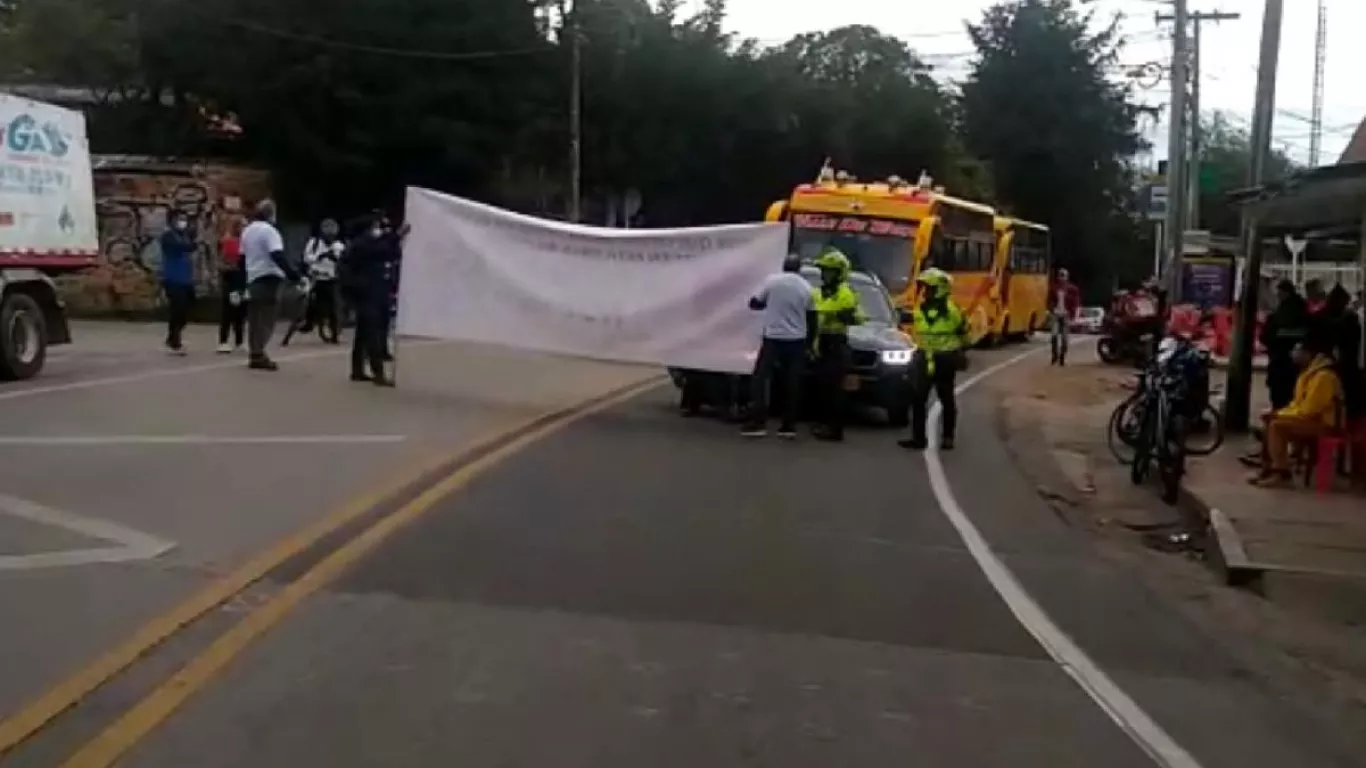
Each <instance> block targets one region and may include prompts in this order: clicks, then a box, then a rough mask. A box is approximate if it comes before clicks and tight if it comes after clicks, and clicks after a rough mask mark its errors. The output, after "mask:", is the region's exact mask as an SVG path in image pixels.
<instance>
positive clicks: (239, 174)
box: [57, 157, 270, 317]
mask: <svg viewBox="0 0 1366 768" xmlns="http://www.w3.org/2000/svg"><path fill="white" fill-rule="evenodd" d="M94 167H95V172H94V181H95V201H96V202H95V205H96V214H97V216H98V219H99V229H100V253H101V263H100V266H99V267H97V268H96V269H93V270H90V271H87V272H84V273H82V274H79V275H65V276H62V277H61V278H59V279H58V280H57V283H58V286H59V288H60V290H61V292H62V295H63V297H64V298H65V299H66V301H67V304H68V307H69V308H70V311H71V313H72V314H73V315H76V316H92V315H95V316H101V315H123V316H132V317H136V316H143V315H146V314H148V313H150V312H153V311H155V310H156V309H157V308H158V306H159V305H160V303H161V296H160V289H159V287H158V284H157V283H158V280H157V274H158V270H159V268H160V265H161V249H160V247H159V246H158V244H157V238H158V237H159V236H160V235H161V234H162V233H163V232H165V231H166V227H167V223H168V220H169V218H170V215H171V213H172V212H173V211H183V212H184V213H185V214H187V215H188V216H189V218H190V222H191V225H192V226H193V227H194V228H195V229H196V230H197V231H198V232H199V235H200V237H199V241H200V246H199V252H198V253H197V254H196V256H195V281H196V284H197V288H198V290H197V293H199V295H200V296H215V295H217V292H218V265H219V260H220V254H219V241H220V239H221V238H222V236H223V235H224V234H226V233H227V232H228V231H229V229H230V228H231V227H232V225H233V224H234V222H236V221H239V220H240V219H241V218H242V216H243V214H244V212H245V211H244V209H245V207H246V206H247V205H250V204H251V203H252V202H254V201H256V200H259V199H261V198H263V197H266V196H268V195H269V194H270V177H269V175H268V174H267V173H265V172H264V171H258V170H253V169H247V168H236V167H232V166H226V165H217V164H194V163H188V162H186V163H179V162H166V161H159V160H144V159H138V158H110V157H96V158H94ZM201 303H203V304H212V302H201Z"/></svg>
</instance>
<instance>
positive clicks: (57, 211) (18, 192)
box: [0, 93, 100, 264]
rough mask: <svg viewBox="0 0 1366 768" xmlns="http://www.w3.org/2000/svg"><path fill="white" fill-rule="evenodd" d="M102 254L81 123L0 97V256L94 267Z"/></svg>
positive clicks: (74, 116) (58, 111)
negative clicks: (34, 258) (39, 259)
mask: <svg viewBox="0 0 1366 768" xmlns="http://www.w3.org/2000/svg"><path fill="white" fill-rule="evenodd" d="M99 247H100V241H99V230H98V227H97V226H96V222H95V192H94V187H93V183H92V181H91V176H90V147H89V145H88V144H87V142H86V136H85V117H84V116H82V115H81V113H80V112H73V111H72V110H69V109H62V108H60V107H54V106H52V105H50V104H43V103H42V102H37V101H30V100H29V99H22V98H19V97H17V96H11V95H9V94H4V93H0V256H6V257H11V258H28V257H41V258H43V259H45V260H47V261H50V262H54V263H56V262H58V261H61V262H63V263H90V264H93V263H94V260H95V258H96V257H97V256H98V255H99Z"/></svg>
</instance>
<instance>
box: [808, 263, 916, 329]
mask: <svg viewBox="0 0 1366 768" xmlns="http://www.w3.org/2000/svg"><path fill="white" fill-rule="evenodd" d="M802 277H804V278H806V281H807V282H808V283H811V287H812V288H816V289H819V288H820V287H821V275H820V272H817V271H816V270H815V269H803V270H802ZM849 287H850V288H853V289H854V293H855V294H856V295H857V296H858V305H859V309H862V310H863V314H864V315H866V316H867V318H868V322H869V323H874V324H877V325H896V309H895V308H894V307H893V306H892V302H891V300H890V299H889V298H888V297H887V292H886V291H884V290H883V289H882V286H880V285H878V284H877V283H875V282H873V281H872V280H869V279H868V278H867V277H860V276H857V275H856V276H854V277H851V278H849Z"/></svg>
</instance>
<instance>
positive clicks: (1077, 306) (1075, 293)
mask: <svg viewBox="0 0 1366 768" xmlns="http://www.w3.org/2000/svg"><path fill="white" fill-rule="evenodd" d="M1059 293H1061V294H1062V303H1063V310H1064V311H1065V312H1066V313H1067V318H1068V319H1069V320H1071V319H1075V318H1076V317H1077V313H1078V312H1080V311H1081V291H1079V290H1077V286H1075V285H1072V284H1071V283H1068V282H1063V281H1061V280H1054V281H1053V285H1052V286H1050V287H1049V289H1048V310H1049V312H1050V313H1052V312H1056V310H1057V305H1058V294H1059Z"/></svg>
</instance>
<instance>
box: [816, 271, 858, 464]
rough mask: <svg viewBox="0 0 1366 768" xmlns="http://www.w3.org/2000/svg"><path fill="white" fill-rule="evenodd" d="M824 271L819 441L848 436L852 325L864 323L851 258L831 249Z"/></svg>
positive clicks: (819, 297) (819, 293)
mask: <svg viewBox="0 0 1366 768" xmlns="http://www.w3.org/2000/svg"><path fill="white" fill-rule="evenodd" d="M815 264H816V268H817V269H819V270H820V271H821V287H820V288H816V289H814V296H815V300H816V333H817V337H816V354H817V359H816V376H817V381H818V387H819V395H818V397H819V411H818V412H819V414H820V419H821V423H820V425H819V426H818V427H817V428H816V430H815V437H816V439H818V440H826V441H830V442H838V441H841V440H843V439H844V401H845V388H844V385H845V377H846V376H847V375H848V374H849V367H850V363H851V360H850V352H849V326H851V325H859V324H860V323H862V322H864V319H865V318H864V316H863V311H862V310H861V309H859V303H858V294H856V293H854V289H853V288H850V287H849V270H850V269H851V265H850V263H849V259H848V257H846V256H845V255H844V254H842V253H840V252H839V251H837V250H834V249H830V250H827V251H826V252H825V253H823V254H821V255H820V257H819V258H817V259H816V262H815Z"/></svg>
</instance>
